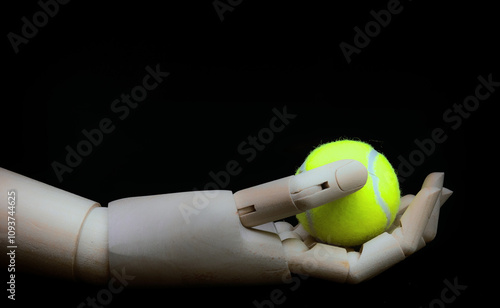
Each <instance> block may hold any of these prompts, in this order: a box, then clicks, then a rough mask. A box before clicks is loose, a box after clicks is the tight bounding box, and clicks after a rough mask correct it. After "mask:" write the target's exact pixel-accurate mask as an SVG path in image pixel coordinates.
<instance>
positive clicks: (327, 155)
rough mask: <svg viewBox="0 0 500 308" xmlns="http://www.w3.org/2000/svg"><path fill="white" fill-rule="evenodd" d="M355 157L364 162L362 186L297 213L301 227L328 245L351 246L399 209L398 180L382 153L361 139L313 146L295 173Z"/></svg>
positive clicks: (382, 225) (378, 231)
mask: <svg viewBox="0 0 500 308" xmlns="http://www.w3.org/2000/svg"><path fill="white" fill-rule="evenodd" d="M341 159H355V160H357V161H359V162H361V163H362V164H363V165H365V167H366V169H367V170H368V178H367V181H366V184H365V186H363V187H362V188H361V189H360V190H358V191H356V192H355V193H353V194H350V195H348V196H346V197H343V198H340V199H337V200H335V201H332V202H330V203H327V204H324V205H321V206H319V207H317V208H314V209H311V210H307V211H305V212H303V213H300V214H298V215H297V219H298V220H299V222H300V223H301V224H302V226H303V227H304V228H305V229H306V230H307V232H309V234H311V235H312V236H313V237H315V238H316V239H318V240H320V241H322V242H325V243H329V244H332V245H338V246H344V247H352V246H358V245H361V244H363V243H364V242H366V241H368V240H370V239H372V238H374V237H375V236H377V235H379V234H381V233H383V232H384V231H385V230H386V229H387V228H388V227H389V226H390V225H391V224H392V222H393V221H394V218H395V217H396V213H397V212H398V209H399V202H400V191H399V183H398V179H397V176H396V173H395V171H394V169H393V168H392V166H391V164H390V163H389V161H388V160H387V158H385V156H384V155H382V154H380V153H379V152H377V151H376V150H375V149H374V148H373V147H372V146H371V145H369V144H368V143H365V142H361V141H354V140H340V141H335V142H330V143H326V144H323V145H321V146H319V147H317V148H316V149H314V150H313V151H312V152H311V153H310V154H309V156H307V158H306V160H305V161H304V163H303V164H302V166H301V167H300V168H299V169H298V170H297V174H298V173H301V172H304V171H307V170H311V169H314V168H317V167H320V166H323V165H325V164H328V163H331V162H334V161H337V160H341Z"/></svg>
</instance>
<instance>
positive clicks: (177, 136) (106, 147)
mask: <svg viewBox="0 0 500 308" xmlns="http://www.w3.org/2000/svg"><path fill="white" fill-rule="evenodd" d="M11 2H12V1H11ZM11 2H9V3H4V4H3V9H2V20H5V21H6V22H4V27H3V44H2V51H3V53H2V54H3V57H2V59H3V65H2V68H3V69H2V75H3V76H4V78H3V82H2V87H3V91H2V94H3V95H2V109H1V111H0V114H1V123H2V129H1V136H2V140H1V143H0V149H1V159H0V166H1V167H3V168H6V169H9V170H12V171H15V172H17V173H20V174H23V175H26V176H28V177H31V178H34V179H37V180H39V181H42V182H45V183H48V184H50V185H53V186H56V187H58V188H61V189H64V190H67V191H70V192H73V193H75V194H78V195H81V196H84V197H86V198H89V199H92V200H95V201H97V202H100V203H101V204H102V205H103V206H106V205H107V203H109V202H110V201H113V200H116V199H119V198H124V197H129V196H141V195H148V194H160V193H170V192H179V191H189V190H192V189H193V188H195V187H196V188H202V187H203V186H204V185H205V184H206V183H208V182H210V181H211V178H210V176H209V173H210V172H211V171H212V172H218V171H220V170H223V169H224V168H225V166H226V164H227V162H229V161H230V160H236V161H238V162H239V163H240V166H241V167H242V171H241V173H240V174H239V175H237V176H234V177H231V179H230V182H229V184H228V185H227V187H225V188H226V189H229V190H233V191H237V190H239V189H242V188H245V187H249V186H252V185H256V184H259V183H262V182H266V181H269V180H273V179H276V178H280V177H284V176H288V175H290V174H292V173H293V172H294V171H295V170H296V168H297V167H298V166H300V164H301V163H302V160H303V159H304V158H305V157H306V156H307V154H308V153H309V151H311V150H312V149H313V148H314V147H315V146H317V145H318V144H320V143H322V142H327V141H332V140H336V139H339V138H345V137H347V138H359V139H361V140H363V141H367V142H370V143H372V144H373V145H374V147H375V148H376V149H377V150H379V151H381V152H382V153H384V154H385V155H386V156H387V157H388V159H389V160H390V161H391V162H392V163H393V165H394V166H395V167H397V166H398V165H399V162H400V160H401V157H403V158H406V159H409V158H410V157H411V156H412V153H415V151H416V150H417V149H418V146H417V145H416V143H415V140H420V141H422V140H425V139H427V138H430V137H431V136H432V132H433V131H434V130H435V129H436V128H441V129H443V130H444V132H445V133H446V136H447V139H446V141H445V142H443V143H440V144H435V149H434V150H433V151H432V153H430V154H429V155H425V157H424V160H423V161H422V163H421V164H420V165H419V166H415V171H414V172H410V175H409V176H407V177H406V178H405V181H404V182H402V183H401V188H402V191H403V193H404V194H406V193H416V192H418V190H419V188H420V185H421V183H422V181H423V180H424V178H425V176H426V175H427V174H428V173H430V172H433V171H444V172H445V173H446V178H445V186H446V187H449V188H450V189H452V190H453V191H454V194H453V196H452V197H451V199H450V200H449V201H448V202H447V203H446V206H445V207H443V209H442V212H441V213H442V214H441V218H440V225H439V232H438V235H437V238H436V239H435V240H434V241H433V242H431V243H429V244H428V246H427V247H426V248H424V249H423V250H421V251H419V252H418V253H416V254H415V255H413V256H411V257H410V258H408V259H407V260H405V261H403V262H402V263H400V264H398V265H396V266H394V267H393V268H391V269H389V270H388V271H386V272H385V273H383V274H381V275H380V276H379V277H376V278H374V279H373V280H371V281H368V282H365V283H362V284H360V285H355V286H351V285H339V284H335V283H331V282H327V281H323V280H319V279H315V278H308V279H299V280H300V285H298V287H297V285H293V286H294V287H295V288H296V289H295V288H294V289H295V290H292V285H291V284H288V285H287V284H283V285H270V286H269V285H266V286H224V287H196V288H180V287H179V288H164V289H161V288H160V289H132V288H126V289H125V290H124V291H123V292H122V293H120V294H117V295H115V296H114V298H113V300H112V302H111V303H110V304H109V306H112V307H128V306H136V305H138V304H141V303H144V304H148V305H150V306H157V307H166V306H173V305H183V306H192V305H193V306H194V305H212V306H216V307H234V306H241V307H254V305H253V301H255V300H256V301H258V302H262V301H264V300H266V299H269V298H270V294H271V292H273V290H275V289H279V290H281V291H282V292H283V296H284V298H286V299H285V300H284V302H283V303H281V304H279V305H276V307H314V306H318V305H320V304H324V305H326V306H329V307H336V306H343V307H346V306H351V307H352V306H354V307H364V306H368V305H370V306H372V305H373V306H383V307H428V306H429V304H430V303H433V301H434V303H435V302H436V301H435V299H436V298H440V296H441V293H442V290H443V289H444V288H445V287H446V285H445V283H444V282H443V281H444V280H448V281H450V282H453V281H454V279H457V281H458V283H459V284H461V285H466V286H467V289H466V290H464V291H462V293H461V294H460V296H458V297H457V298H456V299H455V300H454V301H453V302H452V303H448V304H445V306H446V307H470V306H472V305H474V306H476V305H480V304H485V303H491V302H492V301H493V302H495V301H494V300H495V297H496V294H495V293H494V290H493V287H494V286H495V284H496V279H497V275H498V266H497V264H496V262H497V258H496V257H495V255H496V252H495V249H496V248H495V243H496V239H495V238H493V234H496V231H493V229H494V227H495V221H496V219H495V216H494V213H493V211H494V210H495V207H496V203H497V201H496V199H495V195H497V194H496V193H495V190H494V189H495V188H494V186H493V185H494V183H496V178H497V176H496V170H498V168H497V166H496V162H495V161H496V159H495V156H496V155H495V152H496V151H497V150H496V148H495V147H494V145H495V144H496V142H495V139H496V138H495V137H496V136H495V135H494V132H495V131H496V124H497V110H498V108H496V106H495V105H497V104H498V101H499V99H498V98H499V96H498V93H494V94H492V95H491V96H490V97H489V98H488V99H487V100H485V101H482V102H481V103H480V105H479V108H477V110H475V111H473V112H470V114H469V115H468V117H467V118H465V117H461V118H462V122H461V123H460V125H457V127H456V129H453V128H451V124H453V123H447V122H446V121H445V120H444V119H443V115H444V114H445V113H446V112H447V111H448V110H449V109H450V108H453V105H454V104H457V105H461V104H462V102H463V101H464V99H465V98H466V97H467V96H469V95H474V90H475V88H476V86H477V85H478V84H479V81H478V76H483V77H484V78H487V76H488V75H489V74H492V76H493V77H492V79H493V80H495V81H500V72H499V70H498V61H497V58H498V55H499V54H500V53H499V51H500V49H499V48H498V47H497V46H498V30H500V29H499V23H498V16H496V15H495V13H494V12H495V9H494V8H493V7H492V5H489V4H484V5H483V4H480V3H478V2H475V4H474V6H473V7H471V4H470V3H468V4H461V3H456V2H449V3H441V4H439V5H438V4H436V3H433V2H430V1H418V0H414V1H401V4H400V5H401V6H402V8H403V9H402V11H401V12H400V13H399V14H396V15H393V16H392V18H391V21H390V23H389V24H388V25H387V26H386V27H385V28H382V29H381V31H380V33H379V34H378V35H377V36H375V37H373V38H371V41H370V43H369V44H368V46H366V47H364V48H362V49H361V51H360V52H359V54H353V55H352V59H351V60H352V61H351V62H350V63H347V61H346V58H345V57H344V55H343V54H342V51H341V49H340V47H339V44H340V43H341V42H346V43H348V44H351V45H353V44H354V43H353V39H354V36H355V32H354V30H353V28H354V27H356V26H357V27H360V28H361V29H363V28H364V27H365V25H366V24H367V23H368V22H370V21H372V20H373V17H372V15H370V11H371V10H375V11H377V12H378V11H379V10H381V9H386V8H387V4H388V2H389V1H367V2H360V1H351V2H348V3H346V1H344V2H340V3H337V2H336V3H335V4H330V5H326V4H325V3H326V1H324V2H320V1H308V2H305V1H301V2H292V1H273V3H272V4H271V3H269V2H270V1H268V2H266V1H254V0H244V1H242V2H241V4H239V5H237V6H235V7H234V9H233V10H232V11H228V12H225V13H224V20H223V21H221V19H220V18H219V16H218V14H217V12H216V10H215V9H214V6H213V1H211V0H209V1H197V2H192V1H189V2H188V1H184V2H183V1H175V4H170V3H168V4H167V3H162V4H161V5H160V4H158V3H155V4H149V3H146V2H131V3H128V2H127V3H123V2H116V3H114V4H109V3H108V4H106V5H104V4H102V3H100V2H88V1H86V2H84V1H72V2H69V3H68V4H65V5H60V7H59V12H58V13H57V14H56V15H55V16H54V17H51V18H49V20H48V22H47V24H46V25H45V26H44V27H42V28H40V29H39V31H38V33H37V34H36V35H35V36H34V37H33V38H31V39H30V40H29V43H28V44H21V45H20V46H19V52H18V53H15V52H14V50H13V48H12V46H11V44H10V42H9V40H8V37H7V35H8V33H10V32H14V33H16V34H20V33H21V27H22V25H23V22H22V20H21V18H22V17H23V16H26V17H27V18H28V19H30V18H32V16H33V14H35V12H37V11H39V10H40V7H39V5H38V4H37V3H36V2H35V1H23V2H22V4H21V3H19V2H17V3H16V4H14V3H11ZM224 3H225V2H224ZM233 3H237V1H234V2H233ZM156 65H159V66H160V68H161V70H162V71H165V72H169V73H170V75H169V76H168V77H166V78H165V79H164V81H163V82H162V83H160V84H159V86H158V87H157V88H156V89H154V90H152V91H150V92H148V94H147V98H146V99H145V100H144V101H143V102H141V103H139V105H138V107H137V108H136V109H133V110H130V114H129V116H128V117H126V118H125V119H124V120H120V119H119V118H118V114H116V113H113V111H112V110H111V109H110V106H111V103H112V102H113V101H114V100H115V99H119V98H120V95H121V94H122V93H124V94H129V93H130V91H131V90H132V88H133V87H135V86H137V85H140V84H141V83H142V79H143V77H144V76H145V75H146V71H145V67H146V66H150V67H153V68H154V67H155V66H156ZM497 92H498V91H497ZM274 108H276V109H277V110H279V111H282V110H284V108H285V109H286V110H287V112H288V113H290V114H293V115H296V117H295V118H294V119H292V120H290V123H289V125H287V126H286V128H285V129H284V130H283V131H281V132H279V133H276V134H275V135H274V136H273V138H272V141H271V142H269V144H266V145H265V148H264V149H262V150H259V151H257V152H256V153H257V155H256V156H255V158H254V159H251V160H250V161H247V160H246V158H247V156H244V155H242V153H241V152H240V151H238V146H239V145H240V144H241V143H242V142H245V141H248V138H249V136H256V135H258V133H259V131H260V130H261V129H263V128H265V127H268V126H269V121H270V120H271V118H272V117H273V116H274V113H273V109H274ZM103 118H109V119H111V120H112V121H113V124H114V125H115V130H114V131H113V132H112V133H109V134H106V135H105V136H104V139H103V141H102V143H101V144H99V145H98V146H96V147H94V148H93V149H92V152H91V153H90V154H89V155H88V156H87V157H84V158H83V159H82V162H81V163H80V164H79V165H78V166H77V167H75V168H74V170H73V171H72V172H71V173H66V174H64V176H63V180H62V181H59V180H58V178H57V177H56V175H55V173H54V170H53V169H52V167H51V164H52V163H53V162H54V161H58V162H61V163H64V159H65V156H66V153H67V152H66V149H65V147H66V146H70V147H73V148H75V147H76V145H77V144H78V143H79V142H80V141H81V140H84V139H85V136H84V135H83V134H82V130H83V129H86V130H91V129H94V128H97V127H98V126H99V122H100V121H101V120H102V119H103ZM413 155H415V154H413ZM289 221H293V219H289ZM493 232H495V233H493ZM2 272H3V273H4V274H5V275H3V277H4V279H5V280H7V271H6V270H5V271H2ZM297 278H298V277H297ZM4 285H5V284H4ZM100 289H101V287H99V286H91V285H86V284H83V283H79V282H68V281H60V280H57V279H51V278H47V277H39V276H34V275H30V274H19V275H18V277H17V293H16V298H17V300H16V302H15V304H19V305H21V304H23V303H24V304H26V303H27V302H31V301H35V302H37V303H38V304H40V305H44V306H45V305H47V306H52V307H76V306H78V304H79V303H80V302H82V301H85V299H86V298H87V297H89V296H90V297H95V296H96V294H97V292H98V291H99V290H100ZM3 294H4V295H3V296H4V298H6V297H7V295H8V294H7V292H3ZM447 295H450V294H449V293H447ZM8 304H9V307H10V306H14V305H13V304H14V303H13V302H11V301H9V302H8ZM435 305H436V306H435V307H439V305H437V304H435Z"/></svg>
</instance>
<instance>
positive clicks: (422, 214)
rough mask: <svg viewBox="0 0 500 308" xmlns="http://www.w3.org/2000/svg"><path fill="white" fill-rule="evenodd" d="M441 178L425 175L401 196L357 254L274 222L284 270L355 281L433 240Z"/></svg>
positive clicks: (446, 193) (442, 194)
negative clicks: (388, 220) (392, 215)
mask: <svg viewBox="0 0 500 308" xmlns="http://www.w3.org/2000/svg"><path fill="white" fill-rule="evenodd" d="M443 180H444V173H431V174H429V175H428V176H427V178H426V179H425V181H424V183H423V185H422V189H421V190H420V192H419V193H418V194H417V195H416V196H414V195H406V196H404V197H402V198H401V205H400V208H399V212H398V214H397V216H396V219H395V221H394V223H393V224H392V226H390V227H389V228H388V229H387V231H386V232H384V233H382V234H380V235H379V236H377V237H375V238H373V239H371V240H369V241H368V242H366V243H365V244H363V245H362V247H361V249H360V250H359V251H355V250H352V249H346V248H343V247H336V246H332V245H327V244H323V243H318V242H317V241H316V240H315V239H314V238H313V237H312V236H310V235H309V234H308V233H307V231H305V230H304V229H303V228H302V226H301V225H300V224H299V225H297V226H296V227H292V226H291V225H290V224H288V223H286V222H278V223H276V228H277V230H278V233H279V235H280V238H281V240H282V242H283V246H284V248H285V254H286V256H287V261H288V264H289V268H290V271H291V272H293V273H300V274H307V275H311V276H314V277H319V278H323V279H328V280H332V281H337V282H341V283H344V282H347V283H359V282H361V281H364V280H366V279H370V278H372V277H374V276H376V275H378V274H380V273H381V272H383V271H385V270H386V269H388V268H389V267H391V266H392V265H394V264H396V263H398V262H400V261H401V260H403V259H405V257H407V256H409V255H411V254H412V253H414V252H415V251H417V250H419V249H421V248H422V247H424V246H425V243H427V242H429V241H432V240H433V239H434V237H435V236H436V231H437V224H438V219H439V210H440V208H441V206H442V205H443V203H444V202H445V201H446V200H447V199H448V198H449V197H450V196H451V194H452V191H451V190H449V189H447V188H444V187H443Z"/></svg>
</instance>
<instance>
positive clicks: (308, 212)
mask: <svg viewBox="0 0 500 308" xmlns="http://www.w3.org/2000/svg"><path fill="white" fill-rule="evenodd" d="M305 171H306V161H305V160H304V162H303V163H302V165H301V166H300V168H299V170H298V172H297V173H299V174H300V173H302V172H305ZM305 214H306V219H307V224H308V225H309V232H310V234H311V235H312V236H316V229H315V228H314V224H313V221H312V214H313V213H312V211H311V210H306V211H305Z"/></svg>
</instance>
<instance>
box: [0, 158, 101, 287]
mask: <svg viewBox="0 0 500 308" xmlns="http://www.w3.org/2000/svg"><path fill="white" fill-rule="evenodd" d="M0 187H1V188H2V190H4V191H1V192H0V194H1V199H0V205H1V208H2V210H1V211H0V221H1V222H2V223H1V227H0V233H1V235H0V243H1V245H2V247H6V246H9V245H13V246H15V247H16V264H17V265H18V268H20V269H23V270H24V271H28V272H32V273H38V274H41V275H47V276H55V277H60V278H66V279H72V280H82V281H86V282H92V283H104V282H106V281H107V280H108V276H109V269H108V244H107V242H108V236H107V208H101V207H100V205H99V204H98V203H96V202H94V201H92V200H88V199H85V198H82V197H80V196H77V195H74V194H72V193H69V192H66V191H63V190H61V189H58V188H55V187H52V186H50V185H46V184H44V183H41V182H38V181H36V180H33V179H30V178H27V177H25V176H22V175H19V174H17V173H14V172H11V171H8V170H5V169H2V168H0ZM8 191H15V192H16V193H15V194H16V206H15V214H14V216H13V217H14V218H15V219H16V220H15V232H16V233H15V242H14V243H7V238H8V231H7V223H6V222H7V219H8V218H7V192H8Z"/></svg>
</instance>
